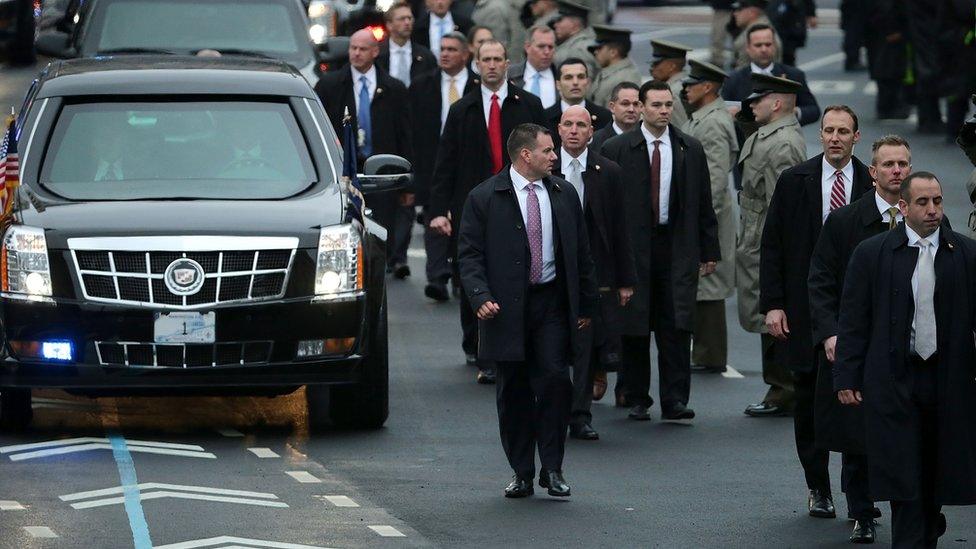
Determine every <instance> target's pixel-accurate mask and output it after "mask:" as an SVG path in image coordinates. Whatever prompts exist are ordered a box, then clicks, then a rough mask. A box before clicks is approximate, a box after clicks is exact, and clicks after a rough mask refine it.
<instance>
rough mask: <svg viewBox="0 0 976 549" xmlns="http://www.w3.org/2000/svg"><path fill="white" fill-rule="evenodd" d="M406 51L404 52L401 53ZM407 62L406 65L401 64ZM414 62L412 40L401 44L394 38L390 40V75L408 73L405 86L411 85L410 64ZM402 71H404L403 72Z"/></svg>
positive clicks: (395, 75) (395, 76) (394, 76)
mask: <svg viewBox="0 0 976 549" xmlns="http://www.w3.org/2000/svg"><path fill="white" fill-rule="evenodd" d="M400 52H404V53H400ZM401 63H405V64H406V66H404V67H401V66H400V64H401ZM412 63H413V46H412V45H411V43H410V41H409V40H407V43H406V44H404V45H402V46H399V45H397V43H396V42H394V41H393V40H390V76H392V77H393V78H397V77H398V76H399V75H400V74H405V75H407V80H406V82H403V85H404V86H409V85H410V66H411V64H412ZM401 71H402V72H401Z"/></svg>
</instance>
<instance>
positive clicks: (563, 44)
mask: <svg viewBox="0 0 976 549" xmlns="http://www.w3.org/2000/svg"><path fill="white" fill-rule="evenodd" d="M589 15H590V8H588V7H586V6H583V5H580V4H577V3H576V2H570V1H569V0H559V16H558V17H556V18H555V19H553V21H552V23H550V24H549V26H551V27H552V29H553V30H554V31H556V55H555V56H554V57H553V61H552V63H553V65H555V66H557V67H558V66H560V65H562V64H563V61H565V60H567V59H569V58H570V57H578V58H580V59H582V60H583V62H584V63H586V68H587V72H588V73H589V74H590V78H593V76H595V75H597V74H599V73H600V66H599V65H598V64H597V62H596V58H595V57H593V54H592V53H590V50H589V49H587V48H588V47H589V46H590V45H591V44H593V41H594V40H596V34H595V33H594V32H593V29H592V28H590V27H589V26H588V25H587V23H586V21H587V18H588V17H589ZM600 106H601V107H605V106H606V105H600Z"/></svg>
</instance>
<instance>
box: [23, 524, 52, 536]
mask: <svg viewBox="0 0 976 549" xmlns="http://www.w3.org/2000/svg"><path fill="white" fill-rule="evenodd" d="M24 531H25V532H27V533H28V534H30V536H31V537H32V538H56V537H58V535H57V534H55V533H54V530H51V529H50V528H48V527H47V526H24Z"/></svg>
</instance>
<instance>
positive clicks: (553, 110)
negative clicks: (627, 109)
mask: <svg viewBox="0 0 976 549" xmlns="http://www.w3.org/2000/svg"><path fill="white" fill-rule="evenodd" d="M558 74H559V79H558V80H557V81H556V87H557V88H558V89H559V101H558V102H556V104H555V105H553V106H551V107H549V108H548V109H546V110H545V112H543V113H542V114H543V116H545V118H546V127H547V128H549V131H550V132H553V133H554V134H556V135H554V136H553V143H554V144H555V146H556V149H557V150H558V149H559V145H560V143H559V139H560V137H561V134H559V133H558V132H557V128H558V127H559V124H560V122H561V121H562V117H563V112H565V111H566V109H568V108H569V107H573V106H577V105H579V106H581V107H584V108H585V109H586V111H587V112H589V113H590V127H591V129H600V128H603V127H605V126H609V125H610V123H611V121H612V120H613V115H611V114H610V111H608V110H607V109H605V108H604V107H601V106H599V105H597V104H596V103H591V102H590V100H588V99H586V94H587V92H588V91H589V88H590V77H589V75H588V74H587V73H586V63H584V62H583V60H582V59H578V58H576V57H570V58H569V59H567V60H565V61H563V64H562V65H559V71H558Z"/></svg>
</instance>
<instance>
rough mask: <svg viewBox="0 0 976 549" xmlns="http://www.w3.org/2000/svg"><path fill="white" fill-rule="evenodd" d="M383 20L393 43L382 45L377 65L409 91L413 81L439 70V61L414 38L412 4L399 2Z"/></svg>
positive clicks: (384, 15) (387, 12)
mask: <svg viewBox="0 0 976 549" xmlns="http://www.w3.org/2000/svg"><path fill="white" fill-rule="evenodd" d="M383 17H384V19H385V20H386V30H387V31H388V32H389V33H390V40H389V41H388V42H385V43H383V44H382V45H380V56H379V57H377V58H376V65H377V66H379V67H380V68H382V69H383V70H384V71H386V72H387V74H389V75H390V76H392V77H393V78H396V79H397V80H399V81H400V82H403V85H404V86H407V87H408V88H409V87H410V81H411V80H412V79H414V78H417V77H418V76H420V75H422V74H427V73H429V72H431V71H433V70H435V69H436V68H437V58H436V57H434V54H433V53H431V51H430V50H429V49H427V48H425V47H423V46H421V45H420V44H417V43H416V42H414V41H413V40H411V39H410V37H411V35H412V34H413V22H414V18H413V12H412V11H410V4H407V3H406V2H402V1H401V2H398V3H396V4H394V5H393V7H391V8H390V9H389V10H387V11H386V13H385V14H383Z"/></svg>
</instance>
